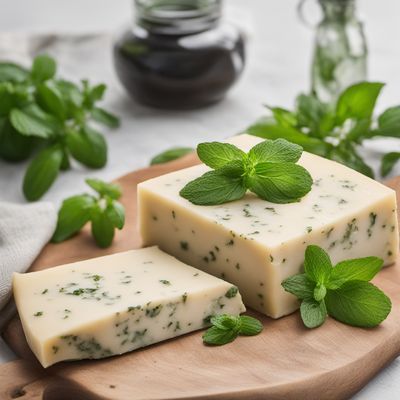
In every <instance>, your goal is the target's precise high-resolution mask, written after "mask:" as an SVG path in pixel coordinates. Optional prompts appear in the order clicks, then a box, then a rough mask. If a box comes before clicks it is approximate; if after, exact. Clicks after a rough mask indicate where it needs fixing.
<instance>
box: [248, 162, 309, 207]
mask: <svg viewBox="0 0 400 400" xmlns="http://www.w3.org/2000/svg"><path fill="white" fill-rule="evenodd" d="M254 170H255V173H254V175H252V176H249V177H248V178H247V180H246V182H247V185H248V188H249V189H250V190H251V191H252V192H254V193H255V194H256V195H257V196H259V197H261V198H262V199H264V200H267V201H270V202H273V203H293V202H295V201H298V200H299V199H301V198H302V197H303V196H304V195H306V194H307V193H308V192H309V191H310V190H311V186H312V178H311V175H310V174H309V173H308V171H307V170H306V169H304V168H303V167H302V166H300V165H297V164H289V163H268V162H264V163H259V164H257V165H256V166H255V168H254Z"/></svg>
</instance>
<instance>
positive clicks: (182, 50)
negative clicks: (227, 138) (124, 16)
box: [114, 0, 245, 109]
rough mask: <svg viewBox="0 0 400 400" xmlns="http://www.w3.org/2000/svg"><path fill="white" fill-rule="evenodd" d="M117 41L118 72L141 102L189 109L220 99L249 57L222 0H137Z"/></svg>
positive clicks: (116, 65) (124, 84)
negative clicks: (224, 14) (130, 24)
mask: <svg viewBox="0 0 400 400" xmlns="http://www.w3.org/2000/svg"><path fill="white" fill-rule="evenodd" d="M134 5H135V21H134V24H133V27H132V28H131V29H129V30H128V31H126V32H125V33H124V34H123V35H122V37H120V38H119V39H118V40H117V42H116V43H115V46H114V64H115V68H116V71H117V75H118V77H119V79H120V81H121V83H122V84H123V86H124V87H125V88H126V90H127V91H128V92H129V94H130V95H131V96H132V97H133V98H134V99H136V100H137V101H138V102H140V103H144V104H147V105H150V106H154V107H160V108H170V109H190V108H196V107H201V106H205V105H208V104H210V103H214V102H217V101H219V100H221V99H222V98H223V97H224V96H225V94H226V92H227V90H228V89H229V88H230V87H231V86H232V85H233V84H234V83H235V82H236V80H237V79H238V78H239V76H240V74H241V72H242V70H243V68H244V63H245V50H244V47H245V45H244V38H243V35H242V34H241V32H240V31H239V29H237V28H236V27H235V26H233V25H231V24H228V23H226V22H224V21H223V20H222V18H221V16H222V2H221V0H135V1H134Z"/></svg>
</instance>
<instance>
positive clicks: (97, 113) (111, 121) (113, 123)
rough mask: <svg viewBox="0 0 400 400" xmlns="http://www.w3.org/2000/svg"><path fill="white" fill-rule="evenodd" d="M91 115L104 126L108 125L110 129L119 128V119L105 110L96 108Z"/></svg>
mask: <svg viewBox="0 0 400 400" xmlns="http://www.w3.org/2000/svg"><path fill="white" fill-rule="evenodd" d="M91 115H92V118H93V119H94V120H95V121H97V122H100V123H101V124H103V125H106V126H108V127H110V128H118V127H119V118H118V117H117V116H115V115H114V114H111V113H110V112H109V111H107V110H105V109H104V108H100V107H94V108H93V109H92V114H91Z"/></svg>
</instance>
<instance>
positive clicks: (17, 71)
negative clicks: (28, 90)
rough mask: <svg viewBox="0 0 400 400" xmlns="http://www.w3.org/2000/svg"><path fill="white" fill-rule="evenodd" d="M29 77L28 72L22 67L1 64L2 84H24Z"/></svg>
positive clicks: (12, 64)
mask: <svg viewBox="0 0 400 400" xmlns="http://www.w3.org/2000/svg"><path fill="white" fill-rule="evenodd" d="M28 75H29V73H28V71H27V70H26V69H25V68H23V67H21V66H20V65H17V64H14V63H11V62H0V82H23V81H25V80H26V79H27V77H28Z"/></svg>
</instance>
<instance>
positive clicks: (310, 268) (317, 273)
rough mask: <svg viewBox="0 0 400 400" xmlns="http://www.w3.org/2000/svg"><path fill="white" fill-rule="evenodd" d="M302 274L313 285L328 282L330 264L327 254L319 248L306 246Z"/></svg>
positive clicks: (330, 270)
mask: <svg viewBox="0 0 400 400" xmlns="http://www.w3.org/2000/svg"><path fill="white" fill-rule="evenodd" d="M304 272H305V273H306V275H307V277H308V278H309V279H310V280H312V281H313V282H315V283H326V282H328V281H329V277H330V275H331V272H332V263H331V260H330V258H329V255H328V253H327V252H326V251H324V250H323V249H321V247H319V246H315V245H309V246H307V248H306V252H305V259H304Z"/></svg>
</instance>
